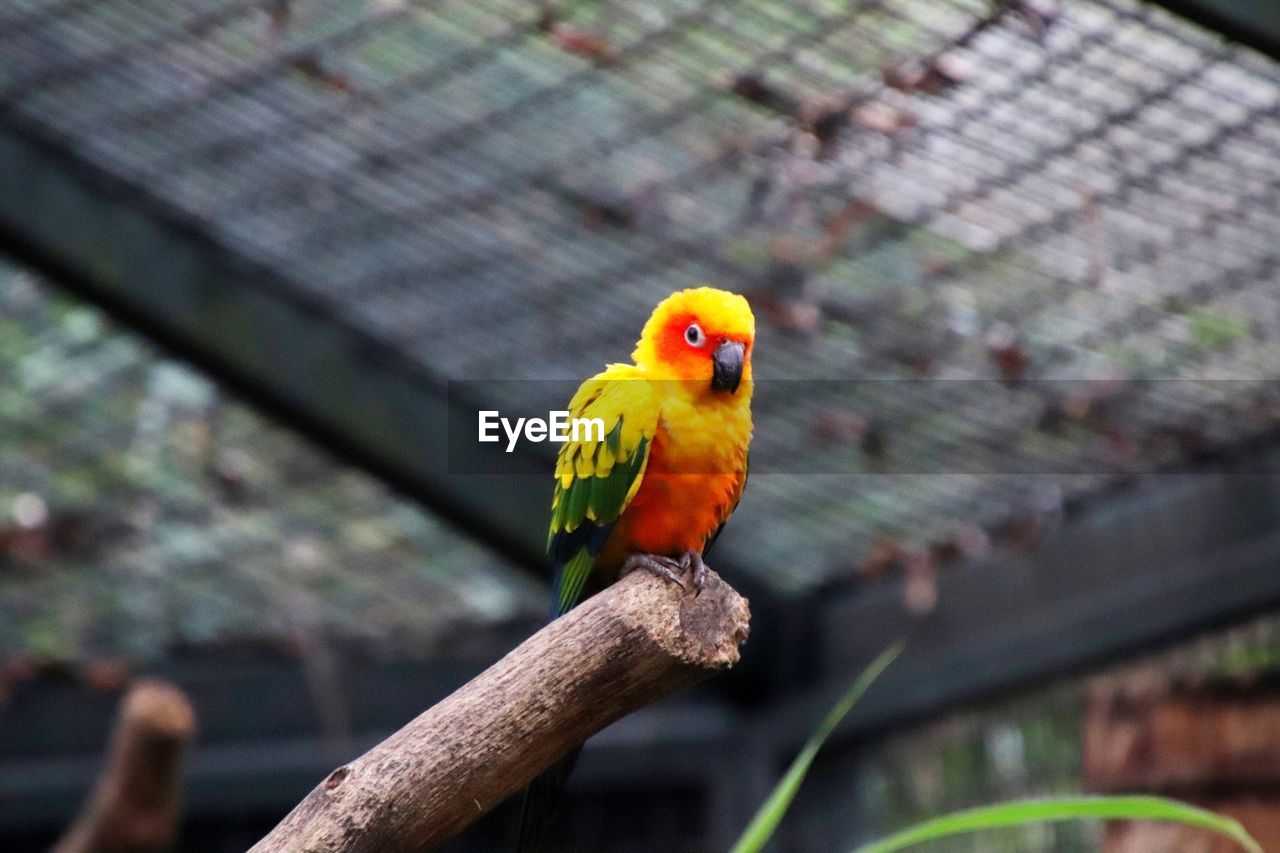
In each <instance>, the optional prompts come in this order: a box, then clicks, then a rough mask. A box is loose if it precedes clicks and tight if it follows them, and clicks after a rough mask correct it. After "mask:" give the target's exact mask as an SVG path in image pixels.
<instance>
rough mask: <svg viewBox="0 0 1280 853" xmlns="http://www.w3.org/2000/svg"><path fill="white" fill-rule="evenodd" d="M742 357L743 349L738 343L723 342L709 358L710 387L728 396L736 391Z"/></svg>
mask: <svg viewBox="0 0 1280 853" xmlns="http://www.w3.org/2000/svg"><path fill="white" fill-rule="evenodd" d="M744 357H745V349H744V347H743V345H742V343H741V342H740V341H725V342H724V343H722V344H720V346H718V347H716V351H715V354H714V355H712V356H711V362H712V365H713V370H712V373H711V387H712V388H713V389H714V390H716V391H727V392H729V393H730V394H732V393H733V392H735V391H737V390H738V384H739V383H740V382H742V362H743V360H744Z"/></svg>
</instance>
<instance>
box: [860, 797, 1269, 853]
mask: <svg viewBox="0 0 1280 853" xmlns="http://www.w3.org/2000/svg"><path fill="white" fill-rule="evenodd" d="M1089 818H1092V819H1097V820H1161V821H1173V822H1175V823H1182V824H1186V825H1188V826H1194V827H1198V828H1200V829H1207V830H1211V831H1213V832H1216V833H1219V834H1221V835H1225V836H1226V837H1227V838H1230V839H1231V840H1233V841H1235V842H1236V843H1237V844H1239V845H1240V846H1241V847H1243V848H1244V849H1245V850H1248V851H1249V853H1262V846H1261V845H1260V844H1258V842H1257V841H1255V840H1254V839H1253V837H1252V836H1250V835H1249V833H1248V832H1246V831H1245V829H1244V827H1243V826H1241V825H1240V824H1239V823H1238V822H1237V821H1235V820H1232V819H1231V818H1229V817H1223V816H1222V815H1217V814H1214V813H1213V812H1210V811H1205V810H1204V809H1199V808H1196V807H1195V806H1189V805H1187V804H1186V803H1180V802H1178V801H1177V800H1169V799H1165V798H1164V797H1124V796H1122V797H1063V798H1050V799H1043V800H1021V801H1017V802H1012V803H1002V804H999V805H994V806H983V807H981V808H976V809H966V810H964V811H959V812H952V813H951V814H948V815H943V816H941V817H936V818H933V819H932V820H926V821H922V822H921V823H918V824H916V825H915V826H910V827H907V828H906V829H904V830H902V831H901V832H897V833H894V834H893V835H890V836H889V837H888V838H883V839H881V840H879V841H874V842H872V843H871V844H867V845H865V846H863V847H859V848H857V850H855V851H854V853H896V851H898V850H902V849H903V848H906V847H910V846H912V845H914V844H921V843H923V842H926V841H934V840H936V839H939V838H946V837H948V836H952V835H959V834H962V833H967V832H977V831H978V830H982V829H999V828H1002V827H1012V826H1021V825H1024V824H1028V823H1043V822H1053V821H1064V820H1079V819H1089Z"/></svg>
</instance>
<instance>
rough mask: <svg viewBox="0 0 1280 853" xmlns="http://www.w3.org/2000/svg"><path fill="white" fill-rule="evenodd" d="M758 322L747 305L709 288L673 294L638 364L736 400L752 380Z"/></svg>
mask: <svg viewBox="0 0 1280 853" xmlns="http://www.w3.org/2000/svg"><path fill="white" fill-rule="evenodd" d="M754 340H755V318H754V317H753V316H752V314H751V308H750V307H749V306H748V305H747V301H746V300H745V299H743V298H742V297H741V296H738V295H737V294H734V293H728V292H726V291H723V290H715V289H713V288H709V287H700V288H694V289H692V290H684V291H680V292H679V293H675V294H672V295H671V296H669V297H667V298H666V299H665V300H663V301H662V302H661V303H660V304H659V305H658V307H657V308H656V309H654V312H653V316H652V317H650V318H649V322H648V323H647V324H646V325H645V329H644V334H643V335H642V337H641V338H640V344H639V345H638V346H637V347H636V352H635V358H636V363H637V364H643V365H646V366H649V367H651V368H654V369H656V370H657V371H659V372H660V373H661V374H663V375H665V376H669V377H671V378H673V379H680V380H684V381H689V382H691V383H693V384H695V385H699V384H701V383H706V386H707V387H709V388H710V390H711V391H713V392H715V393H718V394H725V395H729V396H732V395H733V394H735V393H737V390H738V387H739V386H740V384H741V383H742V382H743V381H747V382H750V381H751V347H752V344H753V343H754Z"/></svg>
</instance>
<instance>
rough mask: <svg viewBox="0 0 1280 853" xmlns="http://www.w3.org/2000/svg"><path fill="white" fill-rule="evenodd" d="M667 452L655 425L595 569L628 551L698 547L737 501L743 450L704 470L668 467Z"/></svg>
mask: <svg viewBox="0 0 1280 853" xmlns="http://www.w3.org/2000/svg"><path fill="white" fill-rule="evenodd" d="M672 455H673V454H672V453H671V438H670V436H669V435H668V434H667V432H666V430H664V429H663V428H661V427H659V429H658V431H657V434H656V435H655V436H654V442H653V447H652V449H651V450H650V451H649V464H648V465H647V466H646V468H645V472H644V479H643V480H642V481H641V484H640V488H639V489H638V490H637V491H636V494H635V497H634V498H633V499H632V501H631V504H630V505H629V506H628V507H627V509H626V511H625V512H623V514H622V516H621V517H620V518H619V519H618V524H617V526H616V527H615V528H614V529H613V533H612V534H611V535H610V536H609V541H608V543H607V544H606V545H605V549H604V552H602V553H601V555H600V557H599V558H598V559H597V561H596V566H597V569H598V570H603V571H605V572H608V573H610V574H612V573H613V572H616V571H617V570H618V569H619V568H620V567H621V565H622V563H623V562H624V561H625V560H626V558H627V556H628V555H629V554H635V553H644V554H665V555H668V556H678V555H680V554H681V553H683V552H685V551H698V552H701V551H702V548H703V546H704V545H705V544H706V542H707V539H708V538H709V537H710V536H711V535H712V534H714V533H715V532H716V530H718V529H719V528H720V525H721V524H723V523H724V521H725V519H727V518H728V517H729V514H730V513H732V512H733V509H734V507H735V506H737V504H738V498H739V497H740V496H741V495H742V487H743V484H744V482H745V480H746V454H745V452H744V453H742V454H741V455H740V459H738V460H736V462H735V464H731V465H729V466H727V467H728V468H729V469H730V470H716V469H712V470H709V471H699V470H696V469H693V470H691V469H690V468H689V467H688V466H687V464H680V465H678V466H673V464H672ZM673 467H675V470H673Z"/></svg>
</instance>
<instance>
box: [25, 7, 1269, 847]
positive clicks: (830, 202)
mask: <svg viewBox="0 0 1280 853" xmlns="http://www.w3.org/2000/svg"><path fill="white" fill-rule="evenodd" d="M1270 6H1271V4H1269V3H1267V2H1265V0H1162V2H1152V3H1146V2H1126V0H1114V2H1113V0H1105V2H1098V0H1034V2H1033V0H1012V2H1000V0H985V2H984V1H982V0H800V1H799V2H781V0H777V1H776V2H775V0H733V1H732V2H728V0H723V1H722V0H682V1H681V0H676V1H675V2H646V3H637V2H630V3H622V2H617V3H611V2H587V0H584V2H562V3H540V4H539V3H526V2H514V0H512V2H505V0H482V2H477V0H362V2H352V0H179V2H174V0H9V2H8V3H6V4H5V5H4V7H3V9H0V164H2V165H0V846H2V847H4V849H6V850H19V851H20V850H42V849H47V847H48V846H49V845H50V844H51V843H52V842H53V841H54V840H55V839H57V838H58V837H59V836H60V835H61V834H62V833H63V831H64V830H65V829H66V827H67V826H68V825H69V824H70V822H71V821H72V820H73V819H74V818H75V816H76V815H77V813H78V812H79V811H80V810H81V807H82V803H84V801H85V800H86V797H88V796H89V792H90V790H91V788H92V786H93V783H94V779H95V777H96V776H97V774H98V773H99V771H100V768H101V767H102V765H103V756H104V750H105V749H106V744H107V741H108V737H109V733H110V731H111V727H112V722H113V718H114V716H115V714H116V713H117V707H118V705H119V703H120V699H121V696H122V694H123V692H124V691H125V689H126V688H127V686H128V685H129V684H130V683H131V682H132V681H133V680H134V679H135V678H138V677H141V676H150V677H158V678H163V679H165V680H166V681H168V682H170V683H172V684H174V685H176V686H177V687H179V688H180V689H181V691H182V693H183V694H185V697H186V699H187V700H188V701H189V702H190V705H191V708H192V710H193V711H194V717H195V733H194V736H193V738H192V740H191V743H190V746H189V748H188V750H187V752H186V759H185V762H184V763H183V765H182V770H181V775H180V777H179V782H178V784H179V786H180V790H181V792H182V800H181V810H180V812H179V813H178V814H179V823H178V833H179V835H178V842H177V845H176V846H177V848H178V849H182V850H193V851H234V850H242V849H244V848H246V847H248V846H249V845H250V844H252V842H253V841H255V840H256V839H257V838H259V837H260V836H261V835H262V834H263V833H264V832H265V831H266V830H268V829H269V828H270V827H271V826H272V825H274V824H275V823H276V822H277V821H278V820H279V819H280V818H281V817H282V816H283V815H284V814H285V813H286V812H287V811H288V810H289V808H291V807H292V805H293V804H294V803H295V802H296V801H297V800H298V799H300V798H301V797H302V796H303V795H304V794H305V793H306V792H307V791H308V790H309V789H310V788H311V787H312V786H313V785H314V784H316V782H317V781H319V780H320V779H322V778H323V777H324V775H325V774H326V773H327V772H328V771H329V770H330V769H331V768H332V767H333V766H334V765H336V764H338V763H341V762H342V761H344V760H347V759H349V758H351V757H353V756H354V755H356V754H358V753H359V752H361V751H363V750H364V749H366V748H367V747H368V746H370V745H372V744H373V743H375V742H377V741H378V740H379V739H381V738H382V737H384V736H385V735H387V734H389V733H390V732H391V731H393V730H395V729H396V728H398V727H399V726H400V725H402V724H403V723H404V722H406V721H407V720H409V719H410V718H412V717H413V716H414V715H416V714H417V713H418V712H420V711H421V710H422V709H424V708H425V707H427V706H428V705H430V704H431V703H433V702H435V701H436V700H438V699H439V698H441V697H443V696H444V695H446V694H447V693H448V692H450V691H451V690H452V689H454V688H455V687H457V686H459V685H460V684H462V683H463V682H465V681H466V680H467V679H468V678H470V677H471V676H472V675H474V674H475V673H477V672H479V671H480V670H481V669H483V668H484V667H485V666H487V665H488V664H489V663H491V662H493V661H494V660H495V659H497V657H499V656H500V655H501V654H503V653H504V652H505V651H506V650H508V649H509V648H510V647H512V646H513V645H515V644H516V643H517V642H519V641H520V640H521V639H522V638H523V637H525V636H527V635H528V634H529V633H530V632H532V631H533V630H536V629H537V627H539V626H540V625H541V624H542V621H543V619H544V614H545V612H546V596H547V585H548V578H547V572H546V570H545V565H544V563H543V560H542V557H541V549H542V546H543V543H544V541H545V529H546V523H547V518H548V505H549V501H550V491H551V489H550V479H549V477H548V476H544V475H537V476H532V475H528V474H511V475H508V476H500V475H493V474H488V475H480V474H474V473H468V471H470V470H476V469H484V467H485V460H484V459H481V458H479V456H477V457H476V458H475V459H469V456H470V454H472V453H475V454H481V453H482V450H481V446H480V445H476V447H475V448H474V449H473V448H470V447H462V448H459V447H457V446H450V445H449V444H448V437H449V436H450V435H452V434H453V433H451V431H450V430H451V426H450V424H451V421H452V420H453V419H456V418H458V417H460V416H462V414H463V413H461V412H460V411H459V409H458V408H457V407H456V406H451V405H450V393H449V392H450V388H451V385H450V383H451V382H456V381H458V380H479V381H478V382H475V383H474V384H471V385H469V386H468V388H469V389H471V390H473V391H474V390H475V389H480V390H481V391H483V389H484V388H486V387H492V388H497V387H501V388H503V389H506V390H505V391H504V397H503V399H500V400H476V401H474V402H479V403H485V404H487V405H488V407H491V408H500V409H502V410H503V411H504V414H505V413H507V412H508V411H511V412H515V413H523V414H535V413H543V412H546V411H547V410H548V409H556V408H561V407H562V406H563V405H564V402H565V401H564V400H563V399H559V398H558V397H554V396H552V395H551V394H550V392H549V391H548V388H549V387H550V386H549V385H548V384H547V383H546V382H543V381H541V380H548V379H555V380H576V379H579V378H582V377H585V376H587V375H589V374H590V373H592V372H594V371H596V370H597V369H599V368H600V366H602V365H603V364H604V363H605V362H606V361H616V360H620V359H622V358H624V357H625V356H626V355H627V353H629V352H630V349H631V345H632V343H633V341H634V339H635V337H636V336H637V334H638V331H639V329H640V326H641V324H642V322H643V320H644V318H645V317H647V315H648V312H649V310H650V309H651V308H652V306H653V304H654V303H655V302H656V301H657V300H658V299H660V298H661V297H662V296H664V295H666V294H667V293H669V292H670V291H672V290H674V289H676V288H679V287H683V286H687V285H690V284H693V283H697V282H703V281H706V282H712V283H714V284H716V285H718V286H721V287H726V288H729V289H732V290H736V291H739V292H742V293H744V294H746V295H747V296H748V298H749V299H750V300H751V302H752V305H753V308H754V310H755V312H756V316H757V318H758V322H759V330H758V340H759V345H758V349H757V353H758V355H757V361H756V372H757V376H758V377H759V378H760V393H759V395H758V398H757V404H756V406H755V410H756V422H757V438H756V444H755V451H754V452H755V453H757V454H759V455H760V457H761V458H762V459H763V460H764V462H763V463H762V470H761V472H760V473H758V474H753V476H752V478H751V485H750V488H749V489H748V490H747V493H746V496H745V498H744V500H743V503H742V505H741V507H740V509H739V511H738V514H737V515H736V516H735V518H734V520H733V522H731V524H730V525H729V527H728V528H727V530H726V532H725V535H724V536H723V537H722V539H721V541H720V543H719V544H718V545H717V550H716V552H715V553H714V554H713V557H712V559H711V561H710V562H711V563H712V565H713V566H714V567H715V568H717V570H719V571H720V572H721V573H722V574H724V575H725V576H726V577H727V578H728V579H729V580H730V581H731V582H732V583H733V584H734V585H735V586H736V587H737V588H738V589H739V590H740V591H742V592H743V593H744V594H745V595H747V596H748V597H749V598H750V600H751V606H752V611H753V624H752V637H751V640H750V641H749V643H748V644H747V646H746V648H745V655H744V662H743V665H742V666H741V667H740V668H739V669H737V670H735V671H734V672H732V673H730V674H728V675H727V676H724V677H721V678H719V679H717V680H715V681H713V682H711V683H709V684H705V685H702V686H700V687H699V688H697V689H696V690H692V691H688V692H687V693H685V694H682V695H680V696H677V697H674V698H672V699H671V700H668V701H666V702H663V703H661V704H660V705H658V706H655V707H653V708H651V709H648V710H646V711H644V712H641V713H638V714H636V715H633V716H632V717H630V718H627V719H626V720H623V721H621V722H619V723H618V724H616V725H615V726H614V727H612V728H610V729H609V730H607V731H606V732H604V733H602V734H601V735H600V736H599V737H597V738H596V739H594V740H593V741H592V742H591V743H590V745H589V746H588V748H587V750H586V752H585V753H584V756H583V760H582V763H581V765H580V768H579V771H578V772H577V773H576V775H575V776H574V779H573V782H572V784H571V787H570V793H569V800H568V802H567V804H566V807H565V809H564V814H563V819H562V821H561V822H560V825H559V828H558V836H559V837H558V841H557V843H558V848H557V849H564V850H577V851H651V850H664V851H689V852H690V853H693V851H718V850H724V849H727V847H728V846H729V845H730V843H731V842H732V841H733V839H734V838H735V837H736V836H737V834H738V833H739V832H740V831H741V829H742V828H743V827H744V826H745V825H746V823H747V821H748V820H749V819H750V816H751V815H752V813H753V812H754V810H755V808H756V806H757V805H758V804H759V802H760V801H761V800H762V798H763V797H764V795H765V793H766V792H767V791H768V789H769V787H770V785H771V784H772V783H773V781H774V780H775V779H776V778H777V776H778V775H779V774H780V773H781V771H782V769H783V768H785V766H786V764H787V762H789V761H790V759H791V758H792V756H793V755H794V753H795V750H796V749H797V748H798V746H799V745H800V743H802V741H803V740H804V738H805V737H806V736H807V734H808V733H809V732H810V731H811V730H812V728H813V726H814V725H815V724H816V722H817V721H818V720H819V719H820V718H821V716H822V715H823V713H824V712H825V711H826V709H827V708H828V707H829V706H830V704H831V703H832V701H833V700H834V699H835V697H836V696H838V695H839V693H840V692H841V691H842V690H843V688H844V687H845V686H846V685H847V684H848V683H849V682H850V681H852V679H853V678H854V677H855V676H856V675H857V673H858V672H859V671H860V670H861V669H862V667H863V666H865V665H866V664H867V663H868V662H869V661H870V660H871V659H872V658H873V657H874V656H875V655H876V654H877V653H878V652H880V651H881V650H882V649H883V648H885V647H886V646H888V645H889V644H890V643H891V642H893V641H894V640H895V639H897V638H898V637H901V636H906V637H908V638H909V644H908V647H907V650H906V652H905V653H904V654H903V655H902V657H901V658H900V659H899V660H898V661H897V662H895V664H894V665H893V666H892V667H891V668H890V669H889V670H888V671H887V672H886V673H885V675H884V676H883V678H882V679H881V680H880V681H879V682H878V683H877V685H876V687H875V689H874V690H873V692H872V693H871V694H869V695H868V696H867V698H866V700H865V701H864V702H863V703H861V704H860V705H859V706H858V708H857V709H856V710H855V711H854V713H853V714H852V715H851V716H850V718H849V719H848V720H847V722H846V724H845V725H844V726H843V727H842V728H841V729H840V731H839V732H838V733H837V735H836V737H835V738H834V739H833V740H832V742H831V743H830V744H828V747H827V749H826V750H824V752H823V753H822V755H821V756H820V757H819V759H818V762H817V764H816V765H815V768H814V772H813V774H812V776H811V778H810V779H809V781H808V782H807V784H806V785H805V787H804V788H803V789H802V791H801V794H800V796H799V798H798V799H797V802H796V805H795V807H794V808H793V809H792V812H791V813H790V814H789V816H788V817H787V819H786V821H785V822H784V824H783V826H782V828H781V831H780V833H779V836H778V838H777V840H776V842H775V849H777V850H779V851H783V850H785V851H810V850H813V851H826V850H845V849H849V848H851V847H852V846H853V845H854V844H855V843H856V842H859V841H865V840H868V839H870V838H872V837H875V836H877V835H880V834H883V833H884V832H886V831H888V830H891V829H893V828H896V827H899V826H902V825H905V824H907V823H909V822H912V821H914V820H918V819H920V818H922V817H926V816H930V815H934V814H938V813H940V812H941V811H944V810H948V809H952V808H957V807H961V806H966V805H975V804H980V803H986V802H992V801H995V800H997V799H1002V798H1011V797H1022V796H1031V795H1036V794H1044V793H1050V792H1052V793H1064V792H1073V791H1098V792H1113V791H1125V792H1153V793H1162V794H1171V795H1175V796H1179V797H1183V798H1186V799H1189V800H1191V801H1193V802H1196V803H1199V804H1202V805H1206V806H1209V807H1212V808H1214V809H1217V810H1220V811H1223V812H1226V813H1229V814H1231V815H1234V816H1236V817H1238V818H1239V819H1240V820H1241V821H1242V822H1243V823H1244V824H1245V825H1246V826H1247V827H1248V828H1249V829H1250V830H1251V831H1252V832H1253V833H1254V834H1255V835H1256V836H1257V837H1258V838H1259V840H1261V841H1262V843H1263V844H1264V846H1266V847H1267V848H1268V849H1271V848H1273V847H1274V848H1277V849H1280V690H1277V689H1276V688H1277V685H1280V678H1277V676H1278V675H1280V477H1278V476H1277V472H1278V470H1280V465H1278V464H1277V463H1280V432H1277V427H1278V426H1280V383H1277V381H1276V379H1277V374H1278V373H1280V257H1278V256H1277V250H1278V248H1280V64H1277V61H1276V57H1277V56H1280V19H1277V17H1276V16H1275V11H1274V8H1269V7H1270ZM484 380H527V381H524V382H504V383H501V385H496V384H495V385H492V386H486V384H485V382H484ZM835 380H838V381H835ZM530 453H531V454H532V455H533V458H532V459H531V464H532V465H533V467H534V468H538V467H540V466H541V467H542V468H545V470H547V471H549V470H550V467H549V456H547V457H545V458H544V456H542V455H539V454H540V453H542V454H547V453H549V451H548V450H547V449H546V446H545V445H544V446H541V449H536V448H535V449H534V450H531V451H530ZM469 462H474V463H475V465H474V468H473V467H470V466H469V464H468V463H469ZM514 819H515V813H514V810H513V809H512V808H511V806H510V805H508V806H506V807H503V808H500V809H498V810H497V811H495V812H494V813H493V814H492V815H490V816H489V817H487V818H485V819H484V820H483V821H481V823H479V824H478V825H476V826H475V827H474V828H473V829H471V830H470V831H468V833H467V834H465V835H464V836H462V837H461V838H460V839H458V840H457V841H455V842H453V843H452V844H451V846H450V847H449V849H450V850H456V851H471V850H475V851H482V850H483V851H487V850H494V849H504V848H505V845H507V844H508V843H509V842H510V839H511V837H512V835H513V831H514ZM1210 843H1211V842H1209V841H1208V840H1206V839H1203V838H1197V837H1193V836H1192V835H1191V834H1190V832H1189V831H1188V830H1183V829H1171V828H1169V827H1164V826H1148V825H1117V826H1112V827H1110V828H1108V829H1105V830H1104V829H1103V828H1101V827H1098V826H1089V825H1075V824H1070V825H1059V826H1050V827H1043V828H1038V829H1036V830H1034V831H1032V830H1023V831H1018V832H1014V833H1012V834H1010V833H1003V834H989V835H980V836H975V837H974V838H972V839H971V840H970V841H968V842H966V844H967V845H968V846H965V847H959V846H957V844H956V843H955V842H951V843H949V844H948V845H947V846H946V847H945V849H947V850H958V849H972V850H984V851H986V850H1044V851H1059V850H1061V851H1074V850H1095V849H1099V847H1101V846H1105V849H1107V850H1109V851H1113V853H1129V851H1160V850H1193V849H1194V850H1200V849H1205V850H1209V849H1215V850H1216V849H1227V848H1225V847H1222V848H1213V847H1210V846H1209V845H1210ZM1196 845H1201V846H1196Z"/></svg>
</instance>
